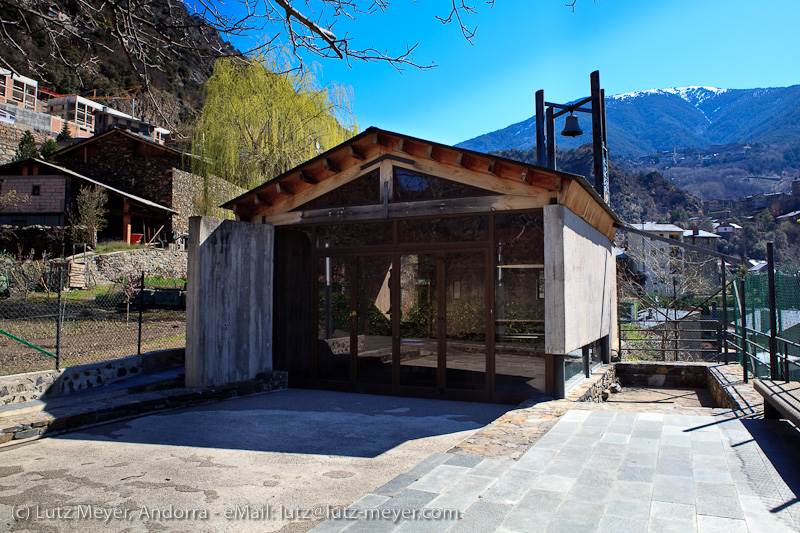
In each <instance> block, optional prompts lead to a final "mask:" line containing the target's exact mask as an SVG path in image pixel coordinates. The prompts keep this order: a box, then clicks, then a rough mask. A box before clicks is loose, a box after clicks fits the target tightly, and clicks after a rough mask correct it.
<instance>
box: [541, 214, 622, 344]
mask: <svg viewBox="0 0 800 533" xmlns="http://www.w3.org/2000/svg"><path fill="white" fill-rule="evenodd" d="M616 275H617V271H616V264H615V262H614V254H613V253H612V247H611V241H609V240H608V238H607V237H606V236H605V235H603V234H601V233H600V232H598V231H597V230H596V229H594V228H593V227H592V226H590V225H589V224H587V223H586V222H585V221H583V220H582V219H581V218H580V217H579V216H578V215H576V214H575V213H573V212H572V211H570V210H569V209H567V208H566V207H564V206H561V205H548V206H545V207H544V276H545V296H544V308H545V352H546V353H548V354H566V353H569V352H571V351H573V350H577V349H579V348H581V347H582V346H585V345H587V344H590V343H591V342H593V341H595V340H598V339H600V338H602V337H605V336H606V335H610V336H611V338H612V339H611V340H612V342H611V345H612V346H614V345H615V342H614V338H615V336H616V331H615V327H616V307H617V278H616Z"/></svg>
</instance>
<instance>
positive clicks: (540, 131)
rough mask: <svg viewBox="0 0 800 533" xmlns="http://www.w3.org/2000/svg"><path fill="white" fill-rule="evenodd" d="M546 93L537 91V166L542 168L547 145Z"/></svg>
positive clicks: (540, 90)
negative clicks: (545, 134) (545, 129)
mask: <svg viewBox="0 0 800 533" xmlns="http://www.w3.org/2000/svg"><path fill="white" fill-rule="evenodd" d="M544 128H545V126H544V91H543V90H542V89H539V90H538V91H536V164H537V165H539V166H540V167H543V166H545V161H546V159H545V145H544V140H545V139H544Z"/></svg>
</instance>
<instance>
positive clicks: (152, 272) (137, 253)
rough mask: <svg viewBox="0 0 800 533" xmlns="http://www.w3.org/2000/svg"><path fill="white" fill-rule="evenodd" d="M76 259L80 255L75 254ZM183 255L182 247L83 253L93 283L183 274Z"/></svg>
mask: <svg viewBox="0 0 800 533" xmlns="http://www.w3.org/2000/svg"><path fill="white" fill-rule="evenodd" d="M76 259H78V260H80V256H76ZM186 260H187V254H186V252H185V251H183V250H162V249H160V248H138V249H135V250H125V251H122V252H114V253H110V254H102V255H92V256H87V263H88V265H89V273H90V275H91V276H92V277H93V278H94V281H95V283H97V284H98V285H104V284H108V283H113V280H115V279H118V278H119V277H120V276H123V275H125V276H130V275H137V276H138V275H140V274H141V273H142V272H144V273H145V275H146V276H163V277H165V278H185V277H186Z"/></svg>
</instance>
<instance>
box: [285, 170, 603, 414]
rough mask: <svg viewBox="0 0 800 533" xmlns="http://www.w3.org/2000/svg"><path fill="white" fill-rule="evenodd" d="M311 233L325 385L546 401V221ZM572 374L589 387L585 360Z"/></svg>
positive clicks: (443, 222)
mask: <svg viewBox="0 0 800 533" xmlns="http://www.w3.org/2000/svg"><path fill="white" fill-rule="evenodd" d="M409 179H410V178H409ZM407 185H409V187H410V184H408V183H407ZM434 185H435V184H434ZM423 188H424V187H423ZM305 227H306V228H307V232H308V234H309V235H313V239H312V242H313V243H314V244H315V246H314V251H313V252H312V254H313V256H314V265H315V267H314V268H315V269H316V274H315V276H316V277H315V279H316V284H317V287H316V299H317V302H316V307H317V309H316V320H317V339H316V355H315V359H314V360H315V363H314V362H312V366H314V367H315V371H314V372H313V373H314V378H315V381H316V382H317V383H321V384H324V383H326V382H327V383H339V384H341V385H342V386H347V387H351V388H353V389H354V390H365V391H376V392H377V391H383V392H387V393H391V392H394V393H398V392H399V393H407V394H417V391H419V390H420V389H426V390H429V391H433V392H432V394H440V393H445V394H446V393H448V392H453V393H456V394H455V396H454V397H459V396H458V393H461V394H462V396H463V397H464V398H466V397H471V398H481V397H484V398H486V399H490V396H481V394H482V393H490V394H493V395H494V396H493V399H495V400H498V401H500V400H502V401H509V402H516V401H520V400H521V399H523V398H525V397H528V396H531V395H536V394H543V393H544V391H545V388H546V385H545V379H546V378H545V357H544V335H545V324H544V319H545V317H544V291H545V281H544V231H543V217H542V211H541V210H534V211H528V212H518V213H502V214H480V215H474V216H461V215H459V216H453V217H424V218H423V217H420V218H407V219H398V220H382V221H368V222H363V223H356V222H353V223H337V224H319V225H314V226H313V227H312V226H305ZM279 282H280V280H276V283H279ZM595 352H596V350H593V351H592V354H594V353H595ZM566 371H567V376H566V377H567V379H568V380H570V383H572V382H574V381H575V380H577V379H580V376H581V375H582V373H583V361H582V358H581V354H580V353H578V354H575V357H567V362H566ZM492 374H494V380H493V381H492V380H491V376H492ZM398 387H399V388H398ZM476 393H478V394H477V395H476Z"/></svg>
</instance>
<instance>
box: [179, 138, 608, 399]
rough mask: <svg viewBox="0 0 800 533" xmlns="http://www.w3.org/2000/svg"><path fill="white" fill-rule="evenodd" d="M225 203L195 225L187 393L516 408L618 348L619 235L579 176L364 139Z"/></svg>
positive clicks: (574, 378)
mask: <svg viewBox="0 0 800 533" xmlns="http://www.w3.org/2000/svg"><path fill="white" fill-rule="evenodd" d="M224 207H225V208H227V209H231V210H233V211H234V212H235V214H236V217H237V219H238V220H237V221H232V220H225V221H223V220H219V219H214V218H209V217H195V218H192V219H191V221H190V238H189V273H188V288H187V290H188V292H187V325H186V338H187V347H186V382H187V385H188V386H198V385H211V384H223V383H231V382H238V381H246V380H250V379H254V378H256V377H257V376H258V375H259V374H260V373H262V372H268V371H271V370H281V371H286V372H288V375H289V381H290V384H291V385H292V386H297V387H313V388H325V389H333V390H349V391H356V392H370V393H382V394H398V395H412V396H423V397H443V398H453V399H464V400H477V401H495V402H506V403H515V402H518V401H520V400H521V399H523V398H526V397H529V396H531V395H537V394H542V395H544V394H546V395H550V396H554V397H563V396H564V394H565V391H566V390H567V389H568V388H569V387H571V386H572V385H574V384H575V383H576V382H578V381H580V380H581V379H583V378H584V377H585V376H587V374H588V373H589V372H590V370H591V368H592V367H593V366H594V365H596V364H600V363H601V362H608V360H609V355H610V347H611V346H616V340H614V339H616V335H617V332H616V326H617V320H616V313H617V305H616V266H615V262H614V254H613V246H612V240H613V237H614V234H615V232H616V228H617V227H618V226H619V225H621V222H620V221H619V219H618V218H617V216H616V215H615V214H614V212H613V211H612V210H611V208H610V207H609V206H608V205H607V204H606V203H605V202H604V201H603V199H602V197H601V196H600V195H599V194H598V193H597V192H596V191H595V190H594V189H593V188H592V186H591V185H589V183H588V182H587V181H586V179H585V178H583V177H582V176H577V175H574V174H568V173H565V172H559V171H556V170H552V169H547V168H543V167H538V166H533V165H528V164H525V163H520V162H517V161H512V160H509V159H505V158H502V157H498V156H493V155H487V154H483V153H478V152H473V151H470V150H465V149H461V148H456V147H451V146H446V145H442V144H438V143H434V142H430V141H426V140H422V139H417V138H414V137H410V136H407V135H402V134H398V133H393V132H389V131H385V130H380V129H377V128H369V129H367V130H365V131H364V132H362V133H360V134H359V135H356V136H355V137H353V138H351V139H350V140H348V141H346V142H344V143H342V144H340V145H339V146H336V147H334V148H332V149H330V150H328V151H327V152H324V153H322V154H320V155H319V156H317V157H315V158H314V159H311V160H309V161H307V162H305V163H303V164H301V165H299V166H298V167H296V168H293V169H291V170H289V171H287V172H285V173H284V174H282V175H280V176H278V177H276V178H275V179H273V180H270V181H268V182H266V183H264V184H263V185H261V186H259V187H256V188H255V189H252V190H251V191H248V192H246V193H244V194H242V195H240V196H238V197H236V198H234V199H233V200H230V201H229V202H227V203H225V204H224ZM209 310H213V312H210V311H209Z"/></svg>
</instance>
